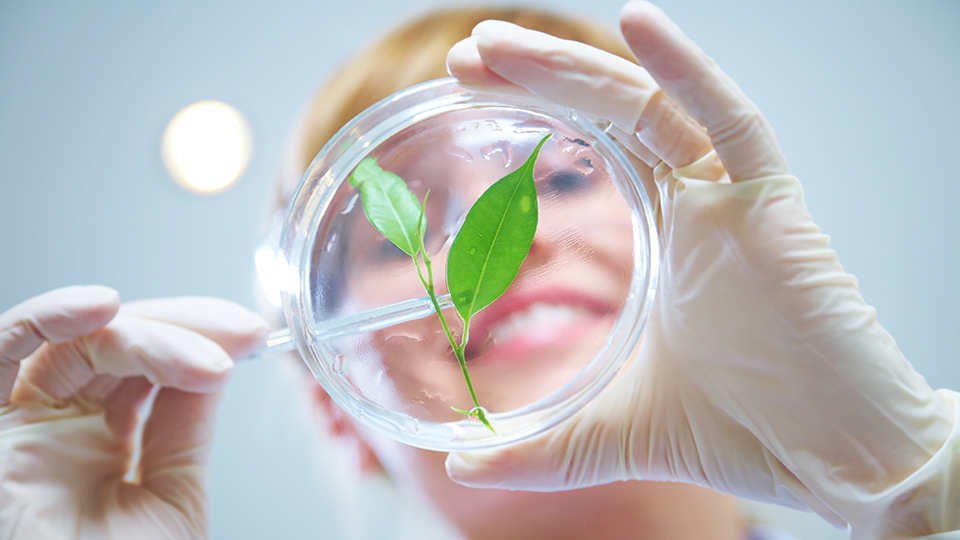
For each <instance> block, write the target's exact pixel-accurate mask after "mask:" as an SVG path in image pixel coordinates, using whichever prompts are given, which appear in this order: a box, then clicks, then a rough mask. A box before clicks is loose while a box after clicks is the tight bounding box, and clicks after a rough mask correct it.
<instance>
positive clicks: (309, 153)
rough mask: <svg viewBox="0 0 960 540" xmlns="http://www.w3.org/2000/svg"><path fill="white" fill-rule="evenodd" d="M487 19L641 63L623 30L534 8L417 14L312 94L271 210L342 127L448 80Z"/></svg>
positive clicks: (288, 194)
mask: <svg viewBox="0 0 960 540" xmlns="http://www.w3.org/2000/svg"><path fill="white" fill-rule="evenodd" d="M488 19H497V20H502V21H507V22H512V23H514V24H517V25H520V26H523V27H525V28H530V29H532V30H538V31H541V32H545V33H548V34H552V35H554V36H557V37H559V38H562V39H569V40H574V41H580V42H582V43H586V44H588V45H592V46H594V47H597V48H599V49H603V50H606V51H608V52H611V53H613V54H616V55H618V56H621V57H623V58H627V59H629V60H631V61H636V60H635V59H634V57H633V55H632V54H631V53H630V50H629V49H628V48H627V46H626V44H625V43H624V42H623V39H622V38H621V37H620V33H619V32H616V31H614V30H613V29H611V28H608V27H607V26H605V25H602V24H599V23H596V22H593V21H589V20H585V19H583V18H582V17H579V16H578V17H577V18H572V17H566V16H563V15H560V14H557V13H551V12H548V11H543V10H539V9H532V8H498V7H469V8H454V9H444V10H440V11H434V12H431V13H429V14H427V15H424V16H421V17H418V18H416V19H414V20H412V21H410V22H408V23H407V24H405V25H403V26H401V27H399V28H397V29H396V30H394V31H393V32H391V33H390V34H388V35H386V36H384V37H383V38H381V39H379V40H377V41H376V42H374V43H373V44H372V45H370V46H369V47H367V48H366V49H364V50H363V51H361V52H360V53H359V54H358V55H356V56H355V57H354V58H352V59H351V60H350V61H348V62H347V63H346V64H345V65H344V67H342V68H341V69H340V70H339V71H338V72H336V73H335V74H334V76H333V77H332V78H331V79H330V81H329V82H328V83H327V84H326V85H325V86H323V88H321V89H320V91H319V92H318V93H317V94H316V95H315V96H314V98H313V99H312V100H311V102H310V104H309V106H308V107H307V109H306V113H305V114H304V116H303V118H302V122H301V124H300V126H299V129H298V130H297V133H296V136H295V137H294V140H293V142H292V144H291V148H290V153H289V154H288V157H287V159H286V162H285V163H284V166H283V167H282V169H281V172H280V178H278V185H277V187H278V188H279V189H278V190H277V193H276V196H277V200H276V203H277V205H276V206H275V207H274V208H275V209H280V208H284V207H285V206H286V202H287V200H288V199H289V198H290V197H291V196H292V191H293V189H294V188H295V187H296V185H297V182H298V181H299V179H300V176H301V175H302V174H303V171H304V170H306V168H307V167H308V166H309V165H310V162H311V161H312V160H313V158H314V156H315V155H316V154H317V153H318V152H319V151H320V149H321V148H323V145H324V144H326V142H327V141H328V140H330V138H331V137H333V135H334V134H336V132H337V131H338V130H339V129H340V128H341V127H342V126H343V125H344V124H346V123H347V122H348V121H350V120H351V119H352V118H353V117H354V116H357V115H358V114H360V113H361V112H363V111H364V110H365V109H367V108H368V107H370V106H371V105H373V104H374V103H376V102H378V101H380V100H381V99H383V98H385V97H387V96H389V95H391V94H393V93H395V92H398V91H400V90H403V89H404V88H407V87H409V86H413V85H415V84H418V83H422V82H426V81H429V80H433V79H438V78H441V77H445V76H447V71H446V57H447V51H449V50H450V48H451V47H452V46H453V45H454V44H456V43H457V42H459V41H460V40H462V39H464V38H467V37H469V36H470V32H471V31H472V30H473V27H474V26H476V25H477V24H479V23H480V22H482V21H485V20H488Z"/></svg>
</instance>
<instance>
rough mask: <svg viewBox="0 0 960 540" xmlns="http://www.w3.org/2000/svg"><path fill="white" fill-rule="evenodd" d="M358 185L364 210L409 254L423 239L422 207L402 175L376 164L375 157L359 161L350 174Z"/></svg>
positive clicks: (372, 221)
mask: <svg viewBox="0 0 960 540" xmlns="http://www.w3.org/2000/svg"><path fill="white" fill-rule="evenodd" d="M350 185H351V186H353V187H359V188H360V197H361V198H362V200H363V211H364V213H366V215H367V219H368V220H370V223H371V224H372V225H373V226H374V227H376V228H377V230H378V231H380V232H381V233H382V234H383V236H385V237H387V239H388V240H390V241H391V242H393V243H394V244H396V245H397V247H398V248H400V249H402V250H403V251H404V252H405V253H407V254H408V255H410V256H411V257H414V256H416V254H417V251H419V250H420V246H421V245H422V240H423V231H424V229H425V227H424V226H423V223H422V219H423V207H422V206H420V202H419V201H417V196H416V195H414V194H413V192H411V191H410V190H409V189H408V188H407V184H406V182H404V181H403V179H402V178H400V177H399V176H397V175H395V174H393V173H392V172H389V171H385V170H383V169H381V168H380V167H379V166H377V160H376V159H375V158H366V159H364V160H363V161H361V162H360V163H359V164H358V165H357V167H356V168H355V169H354V170H353V173H352V174H351V175H350Z"/></svg>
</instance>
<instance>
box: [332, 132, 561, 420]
mask: <svg viewBox="0 0 960 540" xmlns="http://www.w3.org/2000/svg"><path fill="white" fill-rule="evenodd" d="M549 137H550V135H549V134H548V135H547V136H545V137H544V138H543V139H542V140H541V141H540V143H539V144H538V145H537V147H536V148H535V149H534V151H533V152H532V153H531V154H530V157H528V158H527V160H526V161H525V162H524V163H523V164H522V165H521V166H520V167H518V168H517V169H516V170H514V171H513V172H511V173H509V174H507V175H506V176H504V177H503V178H501V179H500V180H498V181H497V182H495V183H494V184H493V185H491V186H490V187H489V188H487V190H486V191H484V192H483V194H482V195H480V197H479V198H478V199H477V200H476V202H474V204H473V206H472V207H470V210H469V211H468V212H467V216H466V218H464V222H463V225H462V226H461V227H460V231H459V232H458V233H457V235H456V237H454V239H453V244H452V245H451V246H450V253H449V255H448V256H447V288H448V289H449V291H450V297H451V299H452V300H453V305H454V307H455V308H456V310H457V314H458V315H459V316H460V319H461V320H462V322H463V332H462V335H461V339H460V342H459V343H457V340H456V339H455V338H454V336H453V333H452V332H451V330H450V325H449V324H448V323H447V320H446V318H445V317H444V315H443V312H442V311H441V309H440V303H439V301H438V300H437V295H436V291H435V289H434V280H433V265H432V261H431V260H430V255H429V254H428V253H427V248H426V246H425V245H424V236H425V234H426V230H427V218H426V203H427V197H429V192H428V193H427V194H426V195H425V196H424V199H423V204H421V203H420V202H419V201H418V200H417V197H416V195H414V194H413V192H411V191H410V189H409V188H408V187H407V184H406V182H404V181H403V179H402V178H400V177H399V176H397V175H396V174H393V173H391V172H389V171H384V170H383V169H381V168H380V167H379V166H377V163H376V159H375V158H366V159H364V160H363V161H361V162H360V164H359V165H357V167H356V169H354V171H353V174H351V175H350V185H352V186H354V187H358V188H359V189H360V198H361V200H362V201H363V209H364V213H365V214H366V216H367V219H368V220H369V221H370V223H371V224H372V225H373V226H374V227H375V228H376V229H377V230H378V231H380V233H382V234H383V235H384V236H385V237H386V238H387V239H388V240H390V241H391V242H393V243H394V244H395V245H396V246H397V247H398V248H400V249H401V250H403V252H404V253H406V254H407V255H409V256H410V257H411V258H412V259H413V264H414V266H415V267H416V269H417V276H418V277H419V278H420V283H421V284H422V285H423V288H424V290H425V291H426V292H427V295H428V296H429V297H430V301H431V302H432V303H433V308H434V311H435V312H436V314H437V317H438V318H439V319H440V325H441V326H442V327H443V332H444V334H445V335H446V336H447V340H449V342H450V345H451V346H452V347H453V354H454V356H455V357H456V358H457V362H458V363H459V364H460V370H461V371H462V372H463V378H464V381H466V383H467V389H468V390H469V391H470V397H471V399H472V400H473V408H472V409H470V410H469V411H466V410H462V409H457V408H455V407H451V408H452V409H453V410H454V411H456V412H458V413H460V414H464V415H467V416H474V417H476V418H477V419H479V420H480V422H482V423H483V425H484V426H486V427H487V428H488V429H489V430H490V431H492V432H493V433H496V431H494V429H493V426H491V425H490V422H489V421H488V420H487V417H486V414H485V409H484V408H483V407H481V406H480V402H479V400H478V399H477V394H476V392H475V391H474V389H473V383H471V382H470V374H469V373H468V372H467V362H466V358H465V351H466V348H467V342H468V340H469V337H470V321H471V319H472V318H473V316H474V315H476V314H477V313H478V312H479V311H480V310H482V309H483V308H485V307H487V306H489V305H490V304H491V303H493V302H494V301H495V300H496V299H497V298H499V297H500V296H501V295H502V294H503V293H504V292H505V291H506V290H507V288H508V287H509V286H510V284H511V283H513V280H514V279H516V277H517V274H518V273H519V271H520V265H521V264H523V261H524V259H525V258H526V257H527V254H528V253H529V252H530V248H531V246H532V245H533V237H534V235H535V234H536V231H537V221H538V215H539V207H538V204H537V189H536V184H535V182H534V180H533V168H534V164H535V163H536V159H537V156H538V155H539V153H540V149H541V148H542V147H543V144H544V143H545V142H546V140H547V139H548V138H549ZM418 256H419V259H418ZM420 261H422V262H423V268H422V269H421V264H420Z"/></svg>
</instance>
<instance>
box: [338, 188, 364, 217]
mask: <svg viewBox="0 0 960 540" xmlns="http://www.w3.org/2000/svg"><path fill="white" fill-rule="evenodd" d="M359 198H360V192H359V191H358V192H356V193H354V194H353V197H350V200H349V201H347V206H346V207H344V209H343V211H341V212H340V213H341V214H349V213H350V212H352V211H353V207H354V206H355V205H356V204H357V199H359Z"/></svg>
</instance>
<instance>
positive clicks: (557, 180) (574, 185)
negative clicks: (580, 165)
mask: <svg viewBox="0 0 960 540" xmlns="http://www.w3.org/2000/svg"><path fill="white" fill-rule="evenodd" d="M590 184H591V181H590V178H589V177H588V176H587V175H585V174H583V173H581V172H579V171H576V170H573V169H565V170H560V171H556V172H554V173H552V174H551V175H550V176H548V177H547V178H546V179H545V180H544V185H545V187H546V188H547V189H548V190H549V191H551V192H553V193H556V194H558V195H565V194H574V193H582V192H584V191H587V190H588V189H589V188H590Z"/></svg>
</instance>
